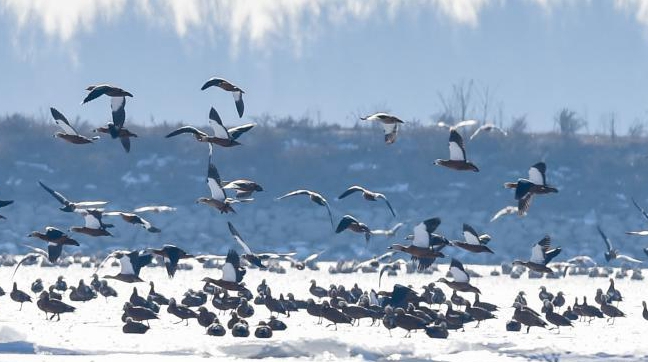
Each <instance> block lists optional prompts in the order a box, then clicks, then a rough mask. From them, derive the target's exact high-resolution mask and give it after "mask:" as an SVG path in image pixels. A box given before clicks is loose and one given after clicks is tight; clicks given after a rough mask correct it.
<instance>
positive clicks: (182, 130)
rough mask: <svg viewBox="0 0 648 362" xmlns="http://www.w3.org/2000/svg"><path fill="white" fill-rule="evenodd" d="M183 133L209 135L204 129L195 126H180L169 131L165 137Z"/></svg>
mask: <svg viewBox="0 0 648 362" xmlns="http://www.w3.org/2000/svg"><path fill="white" fill-rule="evenodd" d="M182 133H191V134H194V135H197V136H203V137H206V136H207V133H205V132H203V131H201V130H199V129H197V128H195V127H192V126H183V127H180V128H178V129H177V130H175V131H173V132H171V133H169V134H168V135H166V136H164V137H165V138H171V137H173V136H177V135H179V134H182Z"/></svg>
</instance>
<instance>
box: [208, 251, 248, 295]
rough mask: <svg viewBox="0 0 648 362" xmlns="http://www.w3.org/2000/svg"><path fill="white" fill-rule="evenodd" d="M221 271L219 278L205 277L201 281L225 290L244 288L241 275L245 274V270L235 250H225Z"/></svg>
mask: <svg viewBox="0 0 648 362" xmlns="http://www.w3.org/2000/svg"><path fill="white" fill-rule="evenodd" d="M222 272H223V274H222V276H221V278H220V279H213V278H209V277H205V278H203V279H202V281H203V282H206V283H212V284H214V285H217V286H219V287H221V288H223V289H227V290H234V291H241V290H245V284H243V283H241V282H242V281H243V276H244V275H245V272H246V270H245V268H243V267H241V259H240V257H239V255H238V253H237V252H236V251H235V250H233V249H230V250H229V251H228V252H227V257H226V258H225V264H224V265H223V268H222Z"/></svg>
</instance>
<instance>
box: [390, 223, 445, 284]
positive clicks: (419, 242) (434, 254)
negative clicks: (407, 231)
mask: <svg viewBox="0 0 648 362" xmlns="http://www.w3.org/2000/svg"><path fill="white" fill-rule="evenodd" d="M440 224H441V219H439V218H438V217H434V218H431V219H427V220H425V221H423V222H421V223H419V224H418V225H416V226H415V227H414V235H410V236H408V237H407V238H406V239H408V240H411V241H412V244H411V245H407V246H405V245H401V244H392V245H391V246H390V247H389V249H392V250H397V251H401V252H404V253H407V254H409V255H410V256H411V258H412V260H413V261H414V262H417V263H418V270H420V271H422V270H425V269H427V268H428V267H430V265H432V263H434V261H435V260H436V258H443V257H445V255H444V254H443V253H442V252H441V249H443V248H444V247H445V246H446V245H448V244H449V242H448V240H447V239H446V238H444V237H443V236H441V235H437V234H434V231H435V230H436V229H437V227H439V225H440Z"/></svg>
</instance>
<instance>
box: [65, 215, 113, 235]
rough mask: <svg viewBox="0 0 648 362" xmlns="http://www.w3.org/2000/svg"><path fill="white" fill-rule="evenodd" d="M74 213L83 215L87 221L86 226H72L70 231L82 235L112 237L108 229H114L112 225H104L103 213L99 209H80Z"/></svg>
mask: <svg viewBox="0 0 648 362" xmlns="http://www.w3.org/2000/svg"><path fill="white" fill-rule="evenodd" d="M74 212H76V213H78V214H81V215H82V216H83V219H84V220H85V225H84V226H72V227H71V228H70V231H72V232H76V233H81V234H85V235H89V236H112V234H111V233H110V232H108V230H106V229H107V228H110V227H113V225H111V224H104V223H103V221H102V220H101V219H102V216H103V212H102V211H101V210H99V209H80V210H75V211H74Z"/></svg>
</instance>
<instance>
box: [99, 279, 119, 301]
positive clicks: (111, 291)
mask: <svg viewBox="0 0 648 362" xmlns="http://www.w3.org/2000/svg"><path fill="white" fill-rule="evenodd" d="M98 292H99V294H101V295H102V296H103V297H104V298H106V301H108V297H117V291H116V290H115V288H113V287H111V286H110V285H108V281H106V280H102V281H101V285H100V286H99V290H98Z"/></svg>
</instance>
